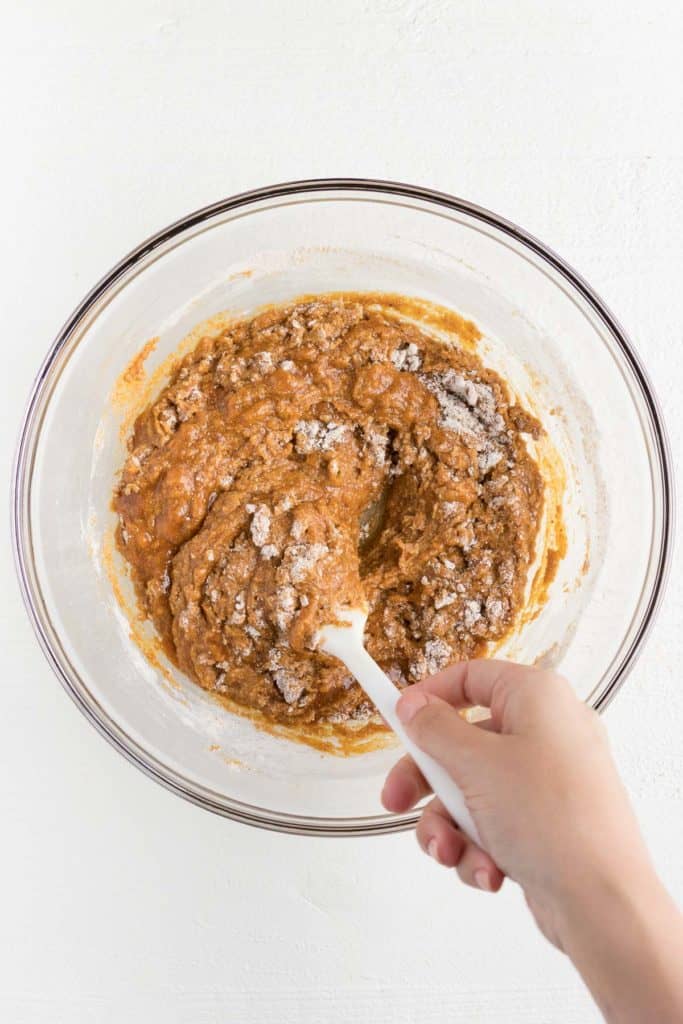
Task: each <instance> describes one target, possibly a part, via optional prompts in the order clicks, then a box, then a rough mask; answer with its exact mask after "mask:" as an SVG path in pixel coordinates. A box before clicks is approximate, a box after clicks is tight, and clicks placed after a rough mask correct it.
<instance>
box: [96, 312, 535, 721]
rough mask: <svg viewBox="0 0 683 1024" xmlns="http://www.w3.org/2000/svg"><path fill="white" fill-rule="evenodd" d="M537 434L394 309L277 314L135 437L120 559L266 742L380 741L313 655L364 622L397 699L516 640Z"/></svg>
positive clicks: (354, 689)
mask: <svg viewBox="0 0 683 1024" xmlns="http://www.w3.org/2000/svg"><path fill="white" fill-rule="evenodd" d="M465 326H466V327H467V328H468V329H470V331H471V332H472V334H473V336H474V337H476V329H475V328H474V327H473V325H471V324H465ZM540 433H541V427H540V424H539V423H538V421H537V420H536V419H535V418H534V417H533V416H531V415H530V414H529V413H528V412H526V411H525V410H524V409H522V408H521V407H520V406H519V405H516V404H513V403H512V400H511V398H510V394H509V391H508V388H507V387H506V385H505V383H504V382H503V380H502V379H501V378H500V377H499V376H498V375H497V374H496V373H494V372H492V371H491V370H489V369H486V368H485V367H484V366H483V364H482V362H481V360H480V359H479V357H478V356H477V355H476V354H475V353H474V351H468V350H467V348H466V347H454V346H453V345H449V344H447V343H445V342H444V341H442V340H441V339H440V338H438V337H437V336H436V335H435V334H432V333H429V331H428V330H427V329H423V328H421V327H419V326H417V325H416V324H415V323H412V322H410V321H409V320H408V319H406V317H405V316H403V315H401V313H400V312H399V310H398V307H392V306H391V305H387V304H384V303H382V302H380V301H374V300H373V298H372V296H363V295H360V294H359V295H351V294H348V295H345V294H340V295H336V296H321V297H314V298H312V299H306V300H301V301H299V302H297V303H294V304H291V305H288V306H280V307H272V308H269V309H267V310H266V311H264V312H262V313H260V314H259V315H256V316H254V317H253V318H251V319H244V320H240V321H236V322H234V323H232V324H230V325H229V326H228V327H227V328H225V329H224V330H223V332H222V333H221V334H220V335H219V336H218V337H206V338H204V339H202V340H201V341H200V342H199V343H198V344H197V346H196V348H195V349H194V350H193V351H192V352H191V353H190V354H189V355H187V356H186V357H185V358H184V359H183V360H182V362H181V363H180V364H179V366H178V367H177V368H176V369H175V371H174V372H173V374H172V377H171V380H170V382H169V383H168V385H167V386H166V387H165V388H164V389H163V391H161V393H160V394H159V396H158V397H157V398H156V400H155V401H153V402H152V403H151V404H150V405H149V407H148V408H147V409H146V410H145V411H144V412H143V413H142V414H141V415H140V416H139V417H138V419H137V421H136V423H135V426H134V429H133V433H132V436H131V438H130V440H129V454H128V457H127V459H126V462H125V465H124V467H123V469H122V471H121V475H120V479H119V481H118V483H117V486H116V490H115V494H114V499H113V506H114V509H115V511H116V512H117V513H118V516H119V527H118V532H117V543H118V547H119V550H120V551H121V553H122V554H123V556H124V558H125V559H126V560H127V562H128V563H129V565H130V568H131V571H132V576H133V580H134V582H135V585H136V589H137V592H138V596H139V600H140V603H141V605H142V608H143V611H144V613H145V615H146V616H147V617H148V618H150V619H151V620H152V622H153V623H154V625H155V627H156V630H157V631H158V633H159V635H160V637H161V639H162V641H163V644H164V648H165V650H166V653H167V654H168V656H169V657H170V658H171V659H172V660H173V661H174V662H175V663H176V664H177V665H178V667H179V668H180V669H181V670H182V671H183V672H185V673H186V674H187V675H188V676H189V677H190V678H191V679H193V680H194V681H195V682H196V683H198V684H199V685H200V686H202V687H204V689H206V690H209V691H211V692H213V693H215V694H217V695H218V696H225V698H226V699H229V702H230V705H232V706H235V707H237V708H244V709H245V710H246V711H252V712H256V713H258V717H260V719H261V721H262V722H264V723H272V724H274V725H281V724H291V725H296V724H297V723H300V724H301V725H305V726H306V727H307V728H308V730H309V732H310V730H311V729H313V730H314V729H315V728H317V727H319V728H320V729H321V730H324V729H327V730H328V731H329V729H330V728H331V727H333V728H336V729H338V730H340V731H342V732H343V731H344V730H347V731H348V730H353V729H358V727H359V726H362V725H364V724H367V723H372V724H373V725H379V726H380V728H381V722H379V720H378V716H377V715H376V712H375V710H374V708H373V706H372V705H371V704H370V703H369V701H368V699H367V698H366V697H365V695H364V693H363V691H362V690H361V689H360V687H359V686H358V685H357V684H356V683H355V682H354V680H353V679H352V678H351V677H350V676H349V675H348V673H347V671H346V669H345V668H344V667H343V666H342V665H341V663H340V662H337V661H336V660H335V659H333V658H330V657H328V656H326V655H323V654H321V653H319V652H317V651H315V650H313V649H312V637H313V635H314V634H315V633H316V631H317V630H318V628H319V627H320V626H321V625H323V624H324V623H325V622H328V621H330V618H331V612H332V609H333V608H337V607H339V606H340V605H345V604H349V605H358V604H359V603H360V602H363V601H365V602H367V604H368V606H369V608H370V614H369V618H368V623H367V630H366V646H367V648H368V650H369V652H370V653H371V654H372V656H373V657H374V658H375V659H376V660H377V661H378V662H379V663H380V665H382V666H383V668H384V669H385V670H386V672H387V673H388V674H389V675H390V676H391V678H392V679H393V680H394V681H395V682H397V683H398V684H399V685H400V686H404V685H408V684H410V683H412V682H415V681H416V680H420V679H423V678H424V677H425V676H427V675H431V674H432V673H434V672H437V671H438V670H439V669H441V668H443V667H444V666H446V665H447V664H449V663H450V662H453V661H457V660H460V659H463V658H471V657H474V656H477V655H480V654H482V653H484V652H485V651H486V649H487V645H489V643H490V642H491V641H494V642H498V641H500V640H502V639H503V638H504V637H505V636H506V635H507V634H508V633H509V632H510V630H511V629H512V627H513V626H514V624H515V622H516V620H517V619H518V617H519V615H520V613H521V612H522V610H523V606H524V601H525V592H526V585H527V577H528V575H529V569H530V566H531V565H532V563H533V561H534V556H535V546H536V538H537V534H538V531H539V524H540V521H541V515H542V510H543V494H544V486H543V478H542V475H541V473H540V471H539V469H538V466H537V465H536V462H535V461H534V459H533V458H532V456H531V455H530V454H529V451H528V449H527V444H526V441H525V437H529V436H531V437H538V436H539V434H540Z"/></svg>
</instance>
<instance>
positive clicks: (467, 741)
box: [396, 685, 496, 778]
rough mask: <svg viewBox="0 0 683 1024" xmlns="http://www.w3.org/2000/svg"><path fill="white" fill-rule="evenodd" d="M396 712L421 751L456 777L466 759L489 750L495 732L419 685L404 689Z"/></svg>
mask: <svg viewBox="0 0 683 1024" xmlns="http://www.w3.org/2000/svg"><path fill="white" fill-rule="evenodd" d="M396 714H397V715H398V717H399V719H400V722H401V724H402V726H403V728H404V729H405V731H406V733H407V734H408V736H409V737H410V739H411V740H412V741H413V742H414V743H416V744H417V746H418V747H419V748H420V750H424V752H425V753H426V754H431V756H432V757H433V758H434V759H435V760H436V761H438V762H439V763H440V764H442V765H443V766H444V768H445V769H446V770H447V771H448V772H450V773H451V774H452V775H453V776H454V777H455V778H457V776H458V774H459V771H460V770H461V769H462V767H463V760H464V759H466V760H468V761H469V760H471V759H472V758H473V757H477V756H478V755H479V754H484V753H485V752H486V748H487V746H488V745H489V744H490V743H491V741H494V740H495V739H496V737H495V735H494V734H493V733H490V732H485V731H484V730H482V729H477V728H476V726H474V725H470V724H469V723H468V722H466V721H465V720H464V718H462V717H461V716H460V715H459V714H458V712H457V711H456V709H455V708H454V707H452V706H451V705H450V704H448V703H447V702H446V701H445V700H441V698H440V697H437V696H435V695H434V694H433V693H426V692H425V690H424V689H422V688H421V687H420V686H419V685H418V686H411V687H409V688H408V689H407V690H404V691H403V693H402V694H401V697H400V699H399V701H398V703H397V705H396Z"/></svg>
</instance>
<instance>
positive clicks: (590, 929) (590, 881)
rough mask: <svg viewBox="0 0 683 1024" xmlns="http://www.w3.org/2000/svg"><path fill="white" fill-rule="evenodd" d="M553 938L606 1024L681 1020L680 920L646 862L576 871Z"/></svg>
mask: <svg viewBox="0 0 683 1024" xmlns="http://www.w3.org/2000/svg"><path fill="white" fill-rule="evenodd" d="M558 934H559V938H560V941H561V944H562V948H563V949H564V950H565V952H566V953H567V955H568V956H569V958H570V959H571V960H572V962H573V963H574V965H575V967H576V968H577V970H578V971H579V972H580V974H581V975H582V977H583V979H584V981H585V982H586V984H587V986H588V988H589V989H590V991H591V993H592V995H593V997H594V999H595V1000H596V1002H597V1003H598V1005H599V1006H600V1008H601V1010H602V1012H603V1014H604V1016H605V1019H606V1020H607V1021H609V1022H618V1024H621V1022H631V1021H644V1020H657V1021H661V1022H662V1024H665V1022H668V1021H670V1020H671V1021H674V1020H679V1019H682V1018H681V1016H680V1015H681V1014H683V984H682V983H681V978H680V962H681V956H682V955H683V924H682V919H681V916H680V914H679V913H678V911H677V909H676V907H675V905H674V903H673V901H672V900H671V898H670V897H669V895H668V893H667V892H666V890H665V889H664V887H663V886H662V884H661V882H660V881H659V879H658V878H657V875H656V874H655V871H654V869H653V867H652V865H651V864H650V863H649V861H647V859H646V858H643V859H640V858H638V860H637V861H636V860H635V859H634V860H632V861H631V862H630V863H629V862H627V863H625V864H621V863H616V859H615V863H612V864H611V865H609V866H606V865H604V864H597V865H593V866H592V867H588V866H586V867H585V868H582V869H580V870H579V871H577V873H576V875H575V880H574V884H573V885H571V886H569V887H567V888H566V890H565V892H564V893H563V897H562V899H561V901H560V904H559V907H558Z"/></svg>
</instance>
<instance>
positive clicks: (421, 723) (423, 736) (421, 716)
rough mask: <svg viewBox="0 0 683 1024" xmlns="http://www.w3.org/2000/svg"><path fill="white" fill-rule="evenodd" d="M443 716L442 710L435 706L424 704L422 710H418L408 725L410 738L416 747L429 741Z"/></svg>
mask: <svg viewBox="0 0 683 1024" xmlns="http://www.w3.org/2000/svg"><path fill="white" fill-rule="evenodd" d="M443 716H444V713H443V709H442V708H440V707H438V706H437V705H435V704H425V706H424V707H423V708H420V710H419V711H418V712H417V713H416V714H415V715H414V717H413V719H412V721H411V723H410V731H411V734H412V737H413V739H414V740H415V742H416V743H417V744H418V745H421V744H422V741H425V740H429V737H430V736H432V735H433V733H434V729H435V727H436V726H438V725H440V724H441V722H442V720H443Z"/></svg>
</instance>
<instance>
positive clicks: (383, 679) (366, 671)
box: [316, 608, 480, 844]
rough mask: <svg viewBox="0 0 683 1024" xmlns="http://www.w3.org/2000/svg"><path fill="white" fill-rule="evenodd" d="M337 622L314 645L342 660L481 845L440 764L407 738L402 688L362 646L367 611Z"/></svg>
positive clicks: (347, 612) (344, 613) (344, 614)
mask: <svg viewBox="0 0 683 1024" xmlns="http://www.w3.org/2000/svg"><path fill="white" fill-rule="evenodd" d="M337 618H338V622H339V624H338V625H334V626H331V625H327V626H323V627H322V629H320V630H319V631H318V634H317V636H316V644H317V646H318V647H319V648H320V649H321V650H323V651H325V652H326V653H327V654H332V655H334V657H335V658H339V660H340V661H343V662H344V664H345V665H346V667H347V668H348V670H349V672H351V673H352V674H353V675H354V676H355V677H356V679H357V680H358V682H359V683H360V685H361V686H362V687H363V689H364V690H365V692H366V693H367V695H368V697H369V698H370V700H371V701H372V702H373V704H374V705H375V707H376V708H377V710H378V711H379V713H380V714H381V715H382V717H383V718H384V720H385V721H386V722H387V724H388V725H390V726H391V728H392V729H393V730H394V732H395V733H396V735H397V736H398V738H399V739H400V740H401V743H402V744H403V746H404V747H405V748H406V750H407V751H408V753H409V754H410V756H411V757H412V759H413V760H414V761H415V763H416V764H417V766H418V767H419V769H420V771H421V772H422V774H423V775H424V777H425V779H426V780H427V782H428V783H429V784H430V786H431V787H432V789H433V790H434V792H435V793H436V795H437V796H438V797H439V799H440V800H441V801H442V803H443V804H444V806H445V807H446V808H447V809H448V812H449V814H450V815H451V816H452V818H453V820H454V821H455V823H456V825H458V827H459V828H460V830H461V831H462V832H464V833H465V835H466V836H468V837H469V838H470V839H472V840H473V841H474V842H475V843H479V844H480V839H479V833H478V832H477V826H476V825H475V824H474V821H473V820H472V815H471V814H470V812H469V811H468V809H467V805H466V804H465V798H464V796H463V795H462V792H461V790H460V788H459V787H458V786H457V785H456V784H455V782H454V781H453V779H452V778H451V777H450V775H449V774H448V773H447V772H446V770H445V769H444V768H442V767H441V765H440V764H437V762H436V761H435V760H434V759H433V758H432V757H430V756H429V754H425V753H424V751H422V750H420V748H419V747H416V746H415V744H414V743H413V742H412V740H410V739H409V738H408V736H407V735H406V733H405V730H404V729H403V726H402V725H401V723H400V721H399V719H398V716H397V714H396V702H397V701H398V698H399V697H400V694H401V691H400V690H399V689H398V687H397V686H394V684H393V683H392V681H391V679H389V677H388V676H387V675H385V673H384V672H382V669H381V668H380V667H379V665H378V664H377V662H376V661H375V660H374V659H373V658H371V657H370V655H369V654H368V652H367V651H366V650H365V647H364V646H363V631H364V629H365V620H366V619H367V612H366V611H363V610H362V609H360V608H351V609H343V610H340V611H338V612H337Z"/></svg>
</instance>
